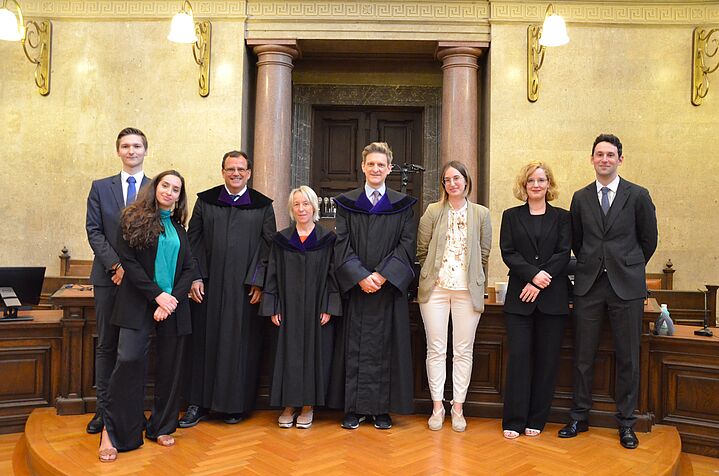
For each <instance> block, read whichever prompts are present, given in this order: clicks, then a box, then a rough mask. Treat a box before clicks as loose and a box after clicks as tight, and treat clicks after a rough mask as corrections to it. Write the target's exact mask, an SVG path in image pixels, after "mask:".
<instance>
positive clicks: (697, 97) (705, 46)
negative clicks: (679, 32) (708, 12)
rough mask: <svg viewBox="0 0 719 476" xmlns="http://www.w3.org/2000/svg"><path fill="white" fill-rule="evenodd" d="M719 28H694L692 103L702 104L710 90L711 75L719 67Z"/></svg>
mask: <svg viewBox="0 0 719 476" xmlns="http://www.w3.org/2000/svg"><path fill="white" fill-rule="evenodd" d="M718 51H719V28H711V29H705V28H701V27H697V28H695V29H694V40H693V42H692V104H693V105H695V106H700V105H701V104H702V102H703V101H704V98H705V97H706V95H707V93H708V92H709V75H710V74H712V73H713V72H714V71H716V70H717V68H719V55H717V52H718Z"/></svg>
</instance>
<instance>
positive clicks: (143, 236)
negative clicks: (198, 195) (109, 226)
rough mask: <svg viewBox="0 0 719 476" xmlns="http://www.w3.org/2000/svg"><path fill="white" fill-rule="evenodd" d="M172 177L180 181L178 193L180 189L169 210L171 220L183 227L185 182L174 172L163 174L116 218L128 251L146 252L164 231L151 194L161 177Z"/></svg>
mask: <svg viewBox="0 0 719 476" xmlns="http://www.w3.org/2000/svg"><path fill="white" fill-rule="evenodd" d="M167 175H174V176H175V177H177V178H179V179H180V182H181V183H182V189H180V197H179V198H178V200H177V202H176V203H175V208H174V210H172V215H171V217H172V219H173V220H174V221H175V222H177V223H179V224H180V225H182V226H183V227H184V226H185V223H186V222H187V193H186V192H185V179H184V178H183V177H182V175H180V172H178V171H177V170H166V171H164V172H162V173H160V174H158V175H157V176H156V177H155V178H154V179H152V182H151V183H150V185H149V186H147V187H144V188H143V189H142V190H140V193H139V194H138V196H137V200H135V202H134V203H132V204H131V205H129V206H128V207H127V208H125V209H124V210H123V211H122V216H121V218H120V226H121V228H122V237H123V238H124V239H125V240H126V241H127V242H128V243H129V244H130V246H131V247H132V248H137V249H145V248H149V247H150V246H151V245H152V244H153V243H154V242H155V241H156V240H157V237H158V236H160V233H162V232H163V231H165V229H164V227H163V226H162V223H161V222H160V209H159V207H158V206H157V199H156V198H155V193H156V191H157V186H158V185H159V184H160V181H161V180H162V178H163V177H165V176H167Z"/></svg>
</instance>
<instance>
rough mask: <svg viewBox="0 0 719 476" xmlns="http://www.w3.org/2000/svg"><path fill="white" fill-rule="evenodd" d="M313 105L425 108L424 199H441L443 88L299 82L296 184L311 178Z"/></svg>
mask: <svg viewBox="0 0 719 476" xmlns="http://www.w3.org/2000/svg"><path fill="white" fill-rule="evenodd" d="M313 106H405V107H407V106H410V107H420V108H422V128H423V135H424V137H423V144H422V151H423V154H422V155H423V157H422V164H421V165H422V166H423V167H424V168H425V171H424V177H423V181H422V202H423V203H424V204H425V205H428V204H430V203H432V202H436V201H437V200H438V199H439V188H438V185H437V184H438V183H439V178H438V177H439V175H438V173H439V171H438V169H439V158H440V151H439V139H440V137H441V136H442V131H441V120H442V88H441V87H427V86H376V85H344V84H342V85H338V84H295V85H294V86H293V88H292V162H291V167H292V187H293V188H294V187H298V186H299V185H302V184H309V182H310V168H311V165H310V160H311V155H312V107H313Z"/></svg>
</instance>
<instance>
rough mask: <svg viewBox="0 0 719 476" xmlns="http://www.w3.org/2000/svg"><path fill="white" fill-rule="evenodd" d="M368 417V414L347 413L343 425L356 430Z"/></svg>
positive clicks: (345, 427) (347, 428)
mask: <svg viewBox="0 0 719 476" xmlns="http://www.w3.org/2000/svg"><path fill="white" fill-rule="evenodd" d="M366 418H367V417H366V416H364V415H357V414H356V413H345V416H344V418H343V419H342V423H341V426H342V428H344V429H346V430H356V429H357V428H359V426H360V423H362V422H363V421H365V419H366Z"/></svg>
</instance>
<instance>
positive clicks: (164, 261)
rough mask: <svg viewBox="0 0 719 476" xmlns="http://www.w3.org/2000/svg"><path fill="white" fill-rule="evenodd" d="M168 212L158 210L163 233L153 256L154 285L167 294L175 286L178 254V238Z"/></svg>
mask: <svg viewBox="0 0 719 476" xmlns="http://www.w3.org/2000/svg"><path fill="white" fill-rule="evenodd" d="M171 213H172V212H171V211H170V210H160V222H161V223H162V226H163V227H164V228H165V231H163V232H162V233H160V236H159V237H158V239H157V256H155V283H157V285H158V286H160V289H162V290H163V291H165V292H166V293H168V294H171V293H172V288H173V286H174V285H175V269H176V268H177V255H178V254H179V253H180V237H179V236H177V230H175V227H174V226H173V224H172V220H171V218H170V215H171Z"/></svg>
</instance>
